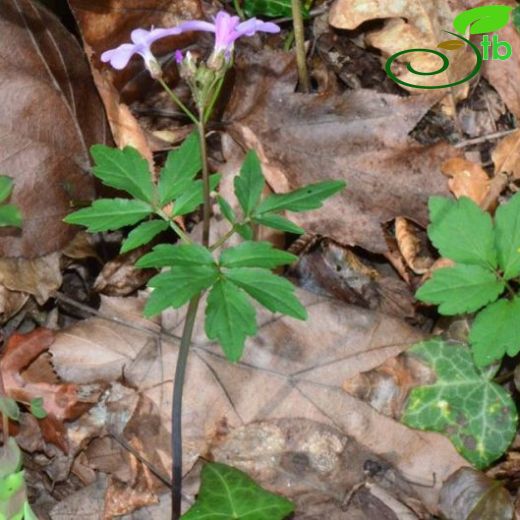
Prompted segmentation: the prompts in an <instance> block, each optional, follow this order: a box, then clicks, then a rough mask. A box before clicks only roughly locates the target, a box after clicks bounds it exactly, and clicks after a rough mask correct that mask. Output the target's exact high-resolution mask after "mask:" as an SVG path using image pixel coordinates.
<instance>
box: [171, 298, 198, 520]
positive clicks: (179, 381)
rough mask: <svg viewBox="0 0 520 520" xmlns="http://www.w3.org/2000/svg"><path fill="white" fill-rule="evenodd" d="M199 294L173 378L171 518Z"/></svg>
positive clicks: (176, 507) (176, 514) (177, 511)
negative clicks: (187, 372) (189, 354)
mask: <svg viewBox="0 0 520 520" xmlns="http://www.w3.org/2000/svg"><path fill="white" fill-rule="evenodd" d="M199 301H200V294H199V295H197V296H195V297H194V298H192V299H191V300H190V303H189V305H188V312H187V314H186V320H185V322H184V329H183V331H182V339H181V345H180V348H179V354H178V357H177V366H176V368H175V379H174V380H173V381H174V382H173V400H172V437H171V443H172V444H171V449H172V488H171V496H172V519H173V520H178V519H179V518H180V517H181V501H182V393H183V390H184V378H185V375H186V364H187V362H188V353H189V351H190V343H191V337H192V335H193V327H194V325H195V318H196V317H197V310H198V308H199Z"/></svg>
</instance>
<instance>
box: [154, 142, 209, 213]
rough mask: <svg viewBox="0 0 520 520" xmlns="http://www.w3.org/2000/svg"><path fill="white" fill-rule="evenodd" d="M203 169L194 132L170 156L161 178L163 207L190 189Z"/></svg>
mask: <svg viewBox="0 0 520 520" xmlns="http://www.w3.org/2000/svg"><path fill="white" fill-rule="evenodd" d="M201 169H202V162H201V158H200V142H199V136H198V135H197V133H196V132H192V133H191V134H190V135H189V136H188V137H187V138H186V139H185V140H184V142H183V143H182V145H181V146H180V147H179V148H178V149H177V150H173V151H171V152H170V153H169V154H168V157H167V159H166V163H165V164H164V168H163V169H162V170H161V175H160V178H159V200H160V205H161V207H162V206H164V205H165V204H167V203H168V202H171V201H172V200H173V199H176V198H178V197H179V196H180V195H181V194H182V193H183V192H184V191H185V190H186V189H188V188H189V186H190V184H191V181H192V180H193V178H194V177H195V175H197V173H199V172H200V170H201Z"/></svg>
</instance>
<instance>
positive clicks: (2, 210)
mask: <svg viewBox="0 0 520 520" xmlns="http://www.w3.org/2000/svg"><path fill="white" fill-rule="evenodd" d="M0 226H1V227H4V226H15V227H22V214H21V213H20V210H19V209H18V208H17V207H16V206H13V205H12V204H4V205H3V206H0Z"/></svg>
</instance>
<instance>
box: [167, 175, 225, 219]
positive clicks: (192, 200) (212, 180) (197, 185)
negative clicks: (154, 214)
mask: <svg viewBox="0 0 520 520" xmlns="http://www.w3.org/2000/svg"><path fill="white" fill-rule="evenodd" d="M221 178H222V176H221V175H220V174H219V173H215V174H213V175H210V176H209V187H210V190H211V191H213V190H215V189H216V188H217V186H218V183H219V182H220V179H221ZM203 200H204V193H203V187H202V181H201V180H198V181H192V182H191V184H190V185H189V187H188V188H186V190H185V191H184V192H183V193H182V195H181V196H180V197H179V198H178V199H177V200H176V201H175V205H174V206H173V216H174V217H178V216H180V215H186V214H187V213H191V212H192V211H194V210H195V209H197V208H198V207H199V206H200V205H201V204H202V202H203Z"/></svg>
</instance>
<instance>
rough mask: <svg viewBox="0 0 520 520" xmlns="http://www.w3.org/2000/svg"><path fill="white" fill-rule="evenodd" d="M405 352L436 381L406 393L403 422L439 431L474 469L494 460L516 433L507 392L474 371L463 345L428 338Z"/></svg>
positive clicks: (466, 348) (469, 355)
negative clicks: (426, 367) (431, 372)
mask: <svg viewBox="0 0 520 520" xmlns="http://www.w3.org/2000/svg"><path fill="white" fill-rule="evenodd" d="M408 352H410V353H411V354H413V355H416V356H418V357H419V358H420V359H422V360H423V361H424V362H425V363H427V364H428V365H429V366H431V367H432V368H433V370H434V371H435V373H436V374H437V380H436V381H435V383H433V384H431V385H427V386H420V387H418V388H414V389H413V390H412V392H411V393H410V397H409V398H408V402H407V406H406V410H405V412H404V415H403V417H402V420H403V422H404V423H405V424H407V425H408V426H411V427H412V428H419V429H421V430H432V431H436V432H440V433H444V434H445V435H447V436H448V437H449V438H450V440H451V442H452V443H453V444H454V446H455V447H456V448H457V450H458V451H459V452H460V453H461V454H462V455H463V456H464V457H466V458H467V459H468V460H469V461H470V462H471V463H472V464H474V465H475V466H476V467H477V468H479V469H482V468H485V467H486V466H488V465H489V464H491V463H492V462H493V461H494V460H496V459H498V458H499V457H500V456H501V455H502V454H503V453H504V452H505V451H506V450H507V448H508V446H509V444H510V443H511V441H512V440H513V438H514V436H515V433H516V423H517V412H516V407H515V404H514V402H513V401H512V399H511V397H510V395H509V394H508V393H507V391H506V390H504V389H503V388H502V387H501V386H499V385H497V384H496V383H493V382H492V381H490V379H489V377H492V376H490V375H489V373H482V372H480V371H479V370H477V369H476V368H475V365H474V364H473V361H472V358H471V353H470V350H469V348H468V347H467V346H465V345H460V344H458V343H445V342H443V341H441V340H435V339H434V340H430V341H426V342H423V343H419V344H418V345H415V346H414V347H413V348H412V349H410V350H409V351H408Z"/></svg>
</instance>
